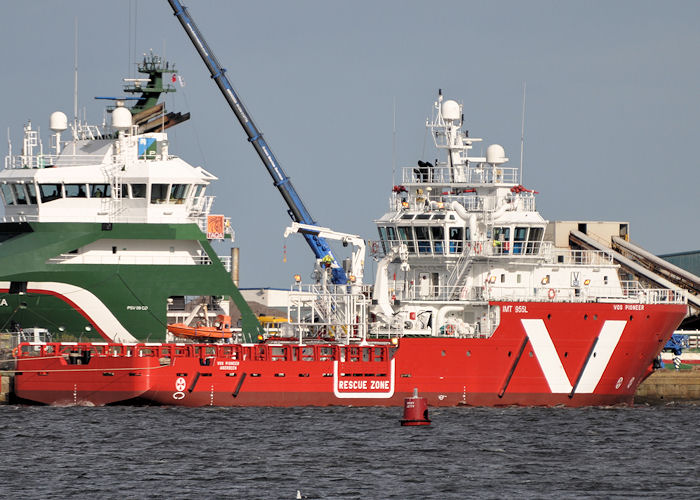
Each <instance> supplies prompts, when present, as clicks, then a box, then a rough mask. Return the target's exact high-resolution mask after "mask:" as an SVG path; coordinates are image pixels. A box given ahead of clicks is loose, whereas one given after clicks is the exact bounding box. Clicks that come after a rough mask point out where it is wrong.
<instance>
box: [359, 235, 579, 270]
mask: <svg viewBox="0 0 700 500" xmlns="http://www.w3.org/2000/svg"><path fill="white" fill-rule="evenodd" d="M414 227H416V226H414ZM424 227H426V228H427V229H426V230H429V227H427V226H424ZM402 244H405V245H406V247H407V248H408V253H409V255H411V256H414V255H418V256H421V257H431V256H436V257H455V258H460V257H461V256H462V254H464V253H467V254H468V256H472V257H506V256H507V257H512V256H517V257H547V256H550V255H551V254H552V242H550V241H516V242H514V243H513V244H512V245H511V244H509V243H501V242H499V241H495V242H494V241H493V240H484V241H462V240H449V241H445V240H434V239H410V240H408V239H407V240H371V241H369V242H368V248H369V250H370V254H371V255H372V256H376V257H380V258H381V257H384V256H385V255H386V254H387V253H388V252H389V251H390V250H391V248H393V247H395V246H399V245H402ZM569 260H571V261H573V260H574V259H569ZM582 260H584V261H585V258H582ZM569 263H572V262H569Z"/></svg>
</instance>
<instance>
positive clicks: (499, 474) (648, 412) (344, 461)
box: [0, 405, 700, 499]
mask: <svg viewBox="0 0 700 500" xmlns="http://www.w3.org/2000/svg"><path fill="white" fill-rule="evenodd" d="M401 412H402V410H401V409H400V408H325V409H324V408H292V409H289V408H287V409H279V408H244V409H237V408H211V409H207V408H198V409H190V408H161V407H108V408H88V407H66V408H52V407H39V406H33V407H28V406H0V428H1V429H2V432H1V434H0V450H2V459H1V460H0V481H1V483H0V495H1V496H2V497H3V498H34V497H40V498H69V497H71V498H168V497H171V498H284V499H286V498H288V499H293V498H295V496H296V492H297V490H300V491H301V493H302V495H304V496H306V497H308V498H476V497H478V498H504V497H505V498H510V497H514V496H516V495H517V496H520V497H528V498H530V497H533V498H561V497H587V498H611V497H613V498H614V497H620V498H622V497H635V498H639V497H653V498H657V497H659V496H663V497H666V498H671V497H686V498H690V497H695V498H697V497H698V496H700V474H698V473H697V472H696V470H697V466H698V459H700V452H699V451H698V449H699V448H700V445H699V439H698V438H700V431H698V425H700V424H699V423H698V421H699V420H700V419H699V418H698V417H700V407H697V406H687V405H678V406H658V407H636V408H587V409H565V408H533V409H530V408H526V409H523V408H505V409H504V408H500V409H499V408H497V409H494V408H454V409H440V410H437V409H434V410H431V418H432V419H433V425H432V426H431V427H424V428H419V427H413V428H411V427H401V426H400V425H399V423H398V420H399V418H401Z"/></svg>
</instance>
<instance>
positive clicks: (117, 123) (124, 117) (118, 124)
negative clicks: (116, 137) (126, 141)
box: [112, 107, 131, 130]
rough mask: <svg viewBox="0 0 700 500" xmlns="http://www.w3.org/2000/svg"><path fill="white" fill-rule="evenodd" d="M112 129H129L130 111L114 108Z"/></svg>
mask: <svg viewBox="0 0 700 500" xmlns="http://www.w3.org/2000/svg"><path fill="white" fill-rule="evenodd" d="M112 127H113V128H116V129H117V130H126V129H128V128H129V127H131V111H129V110H128V109H126V108H121V107H119V108H114V111H112Z"/></svg>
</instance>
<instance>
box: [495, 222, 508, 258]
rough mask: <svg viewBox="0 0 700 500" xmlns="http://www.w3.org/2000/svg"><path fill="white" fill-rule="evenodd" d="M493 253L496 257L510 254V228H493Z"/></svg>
mask: <svg viewBox="0 0 700 500" xmlns="http://www.w3.org/2000/svg"><path fill="white" fill-rule="evenodd" d="M493 252H494V253H495V254H497V255H498V254H504V253H509V252H510V228H509V227H494V228H493Z"/></svg>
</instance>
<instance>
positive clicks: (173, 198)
mask: <svg viewBox="0 0 700 500" xmlns="http://www.w3.org/2000/svg"><path fill="white" fill-rule="evenodd" d="M186 193H187V184H173V185H172V186H171V187H170V203H177V204H178V205H181V204H182V203H183V202H184V201H185V194H186Z"/></svg>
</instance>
